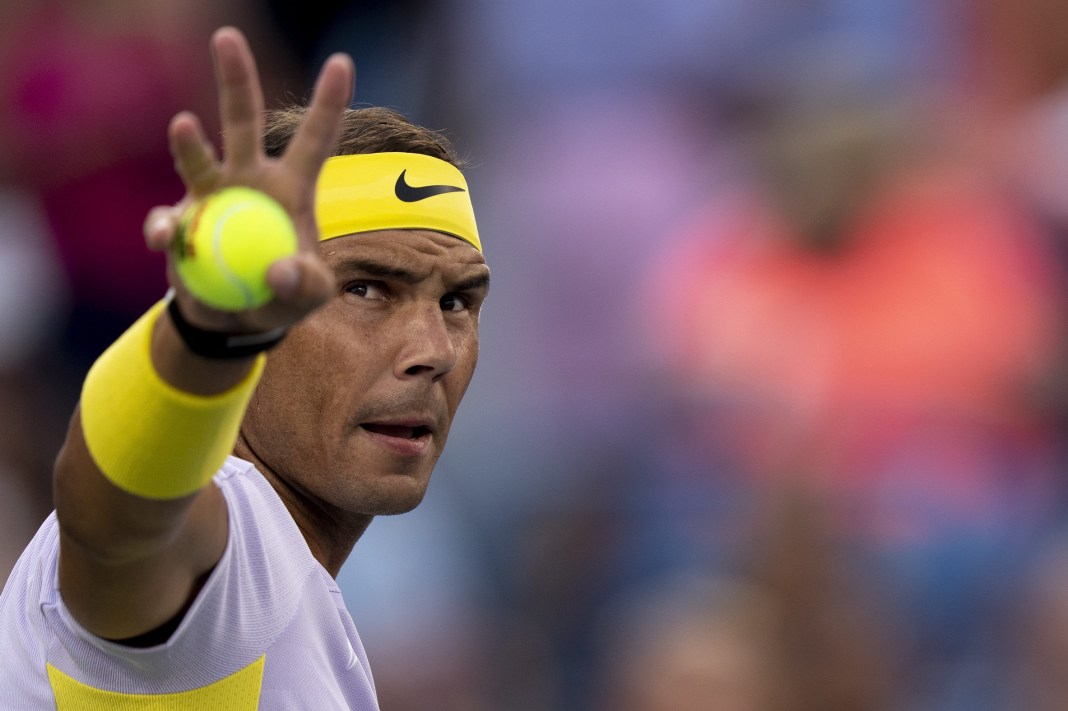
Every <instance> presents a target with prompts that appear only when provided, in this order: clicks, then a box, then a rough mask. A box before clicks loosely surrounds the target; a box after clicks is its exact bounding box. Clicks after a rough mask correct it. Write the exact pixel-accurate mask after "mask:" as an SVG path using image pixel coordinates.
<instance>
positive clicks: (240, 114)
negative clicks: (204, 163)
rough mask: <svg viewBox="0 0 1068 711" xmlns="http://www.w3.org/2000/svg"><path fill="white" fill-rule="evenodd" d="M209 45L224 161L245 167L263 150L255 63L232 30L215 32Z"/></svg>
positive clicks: (261, 116)
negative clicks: (212, 58) (212, 59)
mask: <svg viewBox="0 0 1068 711" xmlns="http://www.w3.org/2000/svg"><path fill="white" fill-rule="evenodd" d="M211 46H212V56H213V57H214V60H215V78H216V83H217V85H218V89H219V118H220V120H221V121H222V128H223V152H224V155H225V157H226V159H227V160H228V161H232V162H233V163H235V164H236V165H237V166H239V167H240V166H248V165H251V164H252V162H253V161H254V160H255V159H256V158H257V157H258V156H259V154H260V153H262V151H263V89H262V88H261V86H260V79H259V74H258V73H257V71H256V60H255V58H254V57H253V56H252V50H251V49H249V46H248V42H247V41H246V40H245V36H244V35H243V34H241V32H240V31H239V30H237V29H236V28H233V27H223V28H221V29H219V30H216V32H215V34H214V35H213V36H212V42H211Z"/></svg>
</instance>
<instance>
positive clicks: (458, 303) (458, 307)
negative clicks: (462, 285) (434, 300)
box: [441, 294, 471, 311]
mask: <svg viewBox="0 0 1068 711" xmlns="http://www.w3.org/2000/svg"><path fill="white" fill-rule="evenodd" d="M470 307H471V302H470V300H469V299H468V298H467V297H466V296H464V295H462V294H446V295H445V296H443V297H441V310H442V311H463V310H465V309H468V308H470Z"/></svg>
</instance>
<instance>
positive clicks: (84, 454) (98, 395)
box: [54, 305, 262, 637]
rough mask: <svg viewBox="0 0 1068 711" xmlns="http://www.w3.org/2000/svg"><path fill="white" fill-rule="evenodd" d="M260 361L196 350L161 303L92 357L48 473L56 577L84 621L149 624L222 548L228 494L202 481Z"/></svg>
mask: <svg viewBox="0 0 1068 711" xmlns="http://www.w3.org/2000/svg"><path fill="white" fill-rule="evenodd" d="M258 358H259V359H260V361H261V360H262V356H259V357H258ZM261 370H262V365H261V363H260V362H259V361H258V360H257V358H256V357H251V358H243V359H233V360H222V359H218V360H212V359H207V358H203V357H201V356H198V355H195V354H193V353H191V352H190V351H189V350H188V349H187V348H186V346H185V343H184V342H183V341H182V339H181V337H180V336H179V335H178V334H177V332H176V331H175V330H174V326H173V323H172V322H171V320H170V317H169V315H168V314H167V312H166V310H165V309H163V308H161V307H160V305H157V306H156V307H155V308H153V309H152V310H151V311H150V312H149V313H148V314H146V316H145V317H143V318H142V319H141V320H139V321H138V323H137V324H135V325H134V326H133V327H131V329H130V330H129V331H127V332H126V333H125V334H123V336H121V337H120V338H119V340H118V341H116V343H115V344H113V345H112V347H111V348H109V349H108V351H106V352H105V353H104V354H103V355H102V356H101V357H100V359H98V361H97V362H96V363H95V364H94V365H93V368H92V369H91V370H90V372H89V375H88V376H87V378H86V382H85V386H84V388H83V394H82V401H81V403H80V404H79V408H78V409H77V410H76V411H75V413H74V416H73V418H72V420H71V424H70V427H69V429H68V433H67V439H66V441H65V443H64V446H63V449H62V450H61V452H60V454H59V457H58V458H57V460H56V465H55V480H54V484H55V502H56V513H57V517H58V520H59V524H60V534H61V538H60V547H61V555H60V571H59V573H60V587H61V590H62V591H63V595H64V598H65V600H66V601H67V604H68V607H70V609H71V611H72V612H73V613H74V614H75V616H76V617H77V618H78V620H79V621H80V622H81V623H82V624H83V625H84V626H86V627H87V628H88V629H90V630H91V631H93V632H95V633H97V634H101V635H103V636H108V637H113V636H123V635H126V634H131V635H132V634H138V633H140V632H143V631H146V630H148V629H152V628H153V626H154V625H158V624H160V623H161V622H162V621H164V620H166V619H169V617H170V616H171V615H173V614H174V613H175V612H176V611H177V609H178V608H179V603H182V604H184V601H185V600H186V598H187V595H188V594H189V593H190V592H191V591H192V588H193V586H194V585H195V582H196V581H197V580H198V579H199V578H200V577H201V576H202V575H203V574H205V573H206V572H207V571H209V570H210V569H211V567H212V566H214V564H215V562H216V561H217V560H218V559H219V557H220V556H221V555H222V551H223V550H224V548H225V543H226V537H227V521H226V506H225V502H224V501H223V500H222V496H221V494H220V493H219V491H218V490H217V489H216V488H215V487H213V486H211V485H210V483H209V482H210V480H211V477H212V475H213V474H214V472H215V471H216V470H217V469H218V468H219V466H220V465H221V464H222V462H223V460H224V459H225V457H226V455H227V454H228V453H229V452H230V450H231V448H232V445H233V442H234V439H235V438H236V434H237V430H238V427H239V425H240V421H241V418H242V416H243V413H244V409H245V407H246V405H247V402H248V398H249V396H250V395H251V392H252V389H253V388H254V387H255V385H256V382H257V380H258V377H259V373H260V371H261ZM145 580H150V581H151V583H152V584H151V585H146V584H145V583H144V582H143V581H145ZM161 589H165V590H168V591H169V592H168V594H167V595H161V594H159V590H161ZM153 591H155V592H153ZM134 601H137V606H134ZM135 608H136V609H135Z"/></svg>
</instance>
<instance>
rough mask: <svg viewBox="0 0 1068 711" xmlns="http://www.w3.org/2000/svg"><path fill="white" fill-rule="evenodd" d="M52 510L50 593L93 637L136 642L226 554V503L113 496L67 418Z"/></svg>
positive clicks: (217, 496) (176, 611) (205, 494)
mask: <svg viewBox="0 0 1068 711" xmlns="http://www.w3.org/2000/svg"><path fill="white" fill-rule="evenodd" d="M55 502H56V516H57V519H58V521H59V527H60V538H59V540H60V552H59V587H60V593H61V594H62V596H63V600H64V602H65V604H66V606H67V608H68V609H69V610H70V612H71V614H72V615H73V616H74V618H75V619H76V620H77V621H78V622H79V624H81V625H82V626H83V627H85V628H86V629H87V630H89V631H90V632H92V633H93V634H96V635H98V636H100V637H105V638H108V639H126V638H130V637H136V636H138V635H142V634H144V633H146V632H150V631H152V630H154V629H156V628H158V627H160V626H161V625H164V624H166V623H168V622H169V621H172V620H174V619H175V617H176V616H179V615H180V614H181V613H182V612H183V611H184V610H185V609H186V608H187V607H188V605H189V603H190V602H191V600H192V599H193V597H194V596H195V595H196V593H197V591H198V590H199V586H200V584H201V583H202V581H203V579H204V578H205V576H206V575H207V574H208V573H209V572H210V571H211V569H212V568H213V567H214V566H215V564H216V563H217V562H218V560H219V558H220V557H221V556H222V553H223V550H224V549H225V547H226V538H227V513H226V503H225V501H224V500H223V496H222V493H221V492H220V491H219V489H218V488H217V487H216V486H215V485H214V484H208V485H207V486H205V487H204V488H203V489H201V490H200V491H198V492H197V493H195V494H193V495H191V496H187V497H184V498H181V499H174V500H167V501H159V500H152V499H147V498H143V497H139V496H135V495H133V494H130V493H127V492H125V491H123V490H121V489H119V488H118V487H116V486H115V485H114V484H112V483H111V482H110V481H109V480H108V479H107V478H106V477H105V476H104V475H103V474H102V473H101V472H100V470H99V468H98V467H97V466H96V464H95V462H94V461H93V459H92V457H91V456H90V454H89V450H88V448H87V447H86V444H85V440H84V437H83V435H82V430H81V422H80V417H79V413H78V412H77V411H76V412H75V414H74V417H73V418H72V421H71V425H70V428H69V431H68V433H67V439H66V442H65V443H64V446H63V449H62V450H61V452H60V454H59V457H58V458H57V460H56V465H55Z"/></svg>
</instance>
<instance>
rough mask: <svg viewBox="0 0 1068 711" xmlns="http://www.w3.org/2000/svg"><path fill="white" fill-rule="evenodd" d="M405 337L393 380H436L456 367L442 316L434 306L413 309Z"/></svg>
mask: <svg viewBox="0 0 1068 711" xmlns="http://www.w3.org/2000/svg"><path fill="white" fill-rule="evenodd" d="M407 318H408V320H407V322H406V325H405V335H404V340H403V343H402V346H401V350H400V352H399V355H398V358H397V365H396V370H397V377H398V378H410V377H413V376H430V377H431V378H434V379H437V378H439V377H441V376H442V375H444V374H446V373H448V372H449V371H450V370H452V369H453V367H454V366H455V365H456V347H455V345H454V344H453V341H452V337H451V334H450V332H449V327H448V324H446V323H445V315H444V313H442V311H441V307H440V306H439V305H437V304H433V305H431V304H418V305H413V307H412V309H411V312H410V313H408V314H407Z"/></svg>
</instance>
